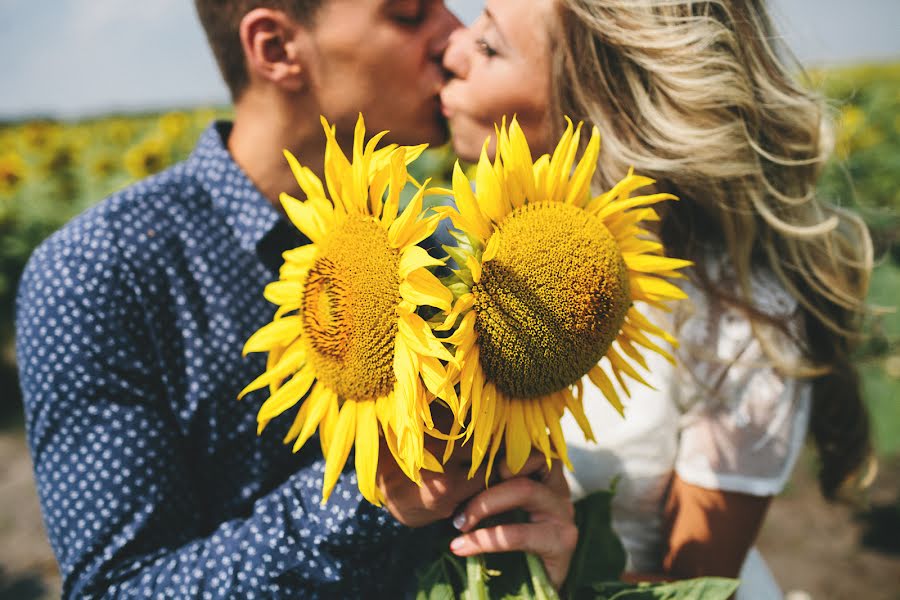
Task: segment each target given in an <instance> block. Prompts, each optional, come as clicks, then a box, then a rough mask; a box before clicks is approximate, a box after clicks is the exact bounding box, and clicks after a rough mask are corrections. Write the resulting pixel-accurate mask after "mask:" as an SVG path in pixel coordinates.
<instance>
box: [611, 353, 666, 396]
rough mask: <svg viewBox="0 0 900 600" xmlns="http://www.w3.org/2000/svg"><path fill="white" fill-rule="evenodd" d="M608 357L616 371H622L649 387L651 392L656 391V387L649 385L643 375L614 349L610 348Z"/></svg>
mask: <svg viewBox="0 0 900 600" xmlns="http://www.w3.org/2000/svg"><path fill="white" fill-rule="evenodd" d="M606 357H607V358H608V359H609V362H610V363H611V364H612V366H613V367H614V368H615V369H618V370H619V371H622V372H623V373H625V374H626V375H628V376H629V377H631V378H632V379H634V380H635V381H637V382H638V383H641V384H643V385H645V386H647V387H648V388H650V389H651V390H655V389H656V388H655V387H653V386H652V385H650V384H649V383H647V382H646V381H645V380H644V378H643V377H641V375H640V374H639V373H638V372H637V371H635V369H634V367H632V366H631V364H629V362H628V361H627V360H625V359H624V358H622V356H621V355H620V354H619V353H618V352H616V351H615V349H614V348H610V349H609V350H607V352H606Z"/></svg>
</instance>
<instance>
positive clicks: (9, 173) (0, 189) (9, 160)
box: [0, 152, 27, 196]
mask: <svg viewBox="0 0 900 600" xmlns="http://www.w3.org/2000/svg"><path fill="white" fill-rule="evenodd" d="M26 170H27V166H26V164H25V161H24V160H23V159H22V157H21V156H20V155H19V153H18V152H6V153H4V154H0V196H12V195H13V194H14V193H15V192H16V190H18V189H19V187H20V186H21V185H22V183H23V181H24V180H25V173H26Z"/></svg>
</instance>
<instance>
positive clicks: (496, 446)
mask: <svg viewBox="0 0 900 600" xmlns="http://www.w3.org/2000/svg"><path fill="white" fill-rule="evenodd" d="M511 403H512V401H511V400H509V399H508V398H507V397H506V396H505V395H504V394H503V393H502V392H500V391H499V390H498V392H497V407H496V408H495V409H494V426H493V431H492V433H491V435H492V436H493V439H492V440H491V452H490V454H489V455H488V461H487V468H486V469H485V470H484V483H485V485H487V484H488V482H489V481H490V480H491V473H492V472H493V470H494V459H495V458H497V452H499V451H500V446H501V444H502V443H503V438H504V435H503V434H504V433H505V432H506V426H507V419H508V418H509V405H510V404H511ZM470 479H471V478H470Z"/></svg>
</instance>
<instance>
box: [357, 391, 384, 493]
mask: <svg viewBox="0 0 900 600" xmlns="http://www.w3.org/2000/svg"><path fill="white" fill-rule="evenodd" d="M354 454H355V457H356V477H357V479H358V481H359V491H360V492H362V495H363V497H364V498H365V499H366V500H368V501H369V502H371V503H372V504H374V505H375V506H381V501H380V500H381V498H380V496H381V494H380V493H379V491H378V486H377V485H376V483H375V475H376V471H377V470H378V419H377V418H376V417H375V402H374V401H372V400H366V401H362V402H358V403H357V405H356V451H355V453H354Z"/></svg>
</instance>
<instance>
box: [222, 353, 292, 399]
mask: <svg viewBox="0 0 900 600" xmlns="http://www.w3.org/2000/svg"><path fill="white" fill-rule="evenodd" d="M305 362H306V344H305V342H304V341H303V340H302V339H298V340H296V341H294V342H293V343H292V344H291V345H290V346H288V347H287V348H286V349H285V350H284V352H279V351H277V350H273V351H271V352H269V356H268V358H267V359H266V371H265V373H263V374H262V375H260V376H259V377H257V378H256V379H254V380H253V381H252V382H251V383H250V384H249V385H248V386H247V387H245V388H244V389H242V390H241V392H240V393H239V394H238V400H240V399H242V398H243V397H244V396H246V395H247V394H249V393H250V392H253V391H256V390H259V389H262V388H264V387H265V386H267V385H269V386H271V385H272V384H276V383H277V384H278V385H280V384H281V382H282V381H283V380H284V378H285V377H287V376H288V375H290V374H291V373H293V372H295V371H297V370H298V369H299V368H300V367H302V366H303V364H304V363H305ZM271 393H272V394H274V393H275V390H274V389H273V390H272V392H271Z"/></svg>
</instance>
